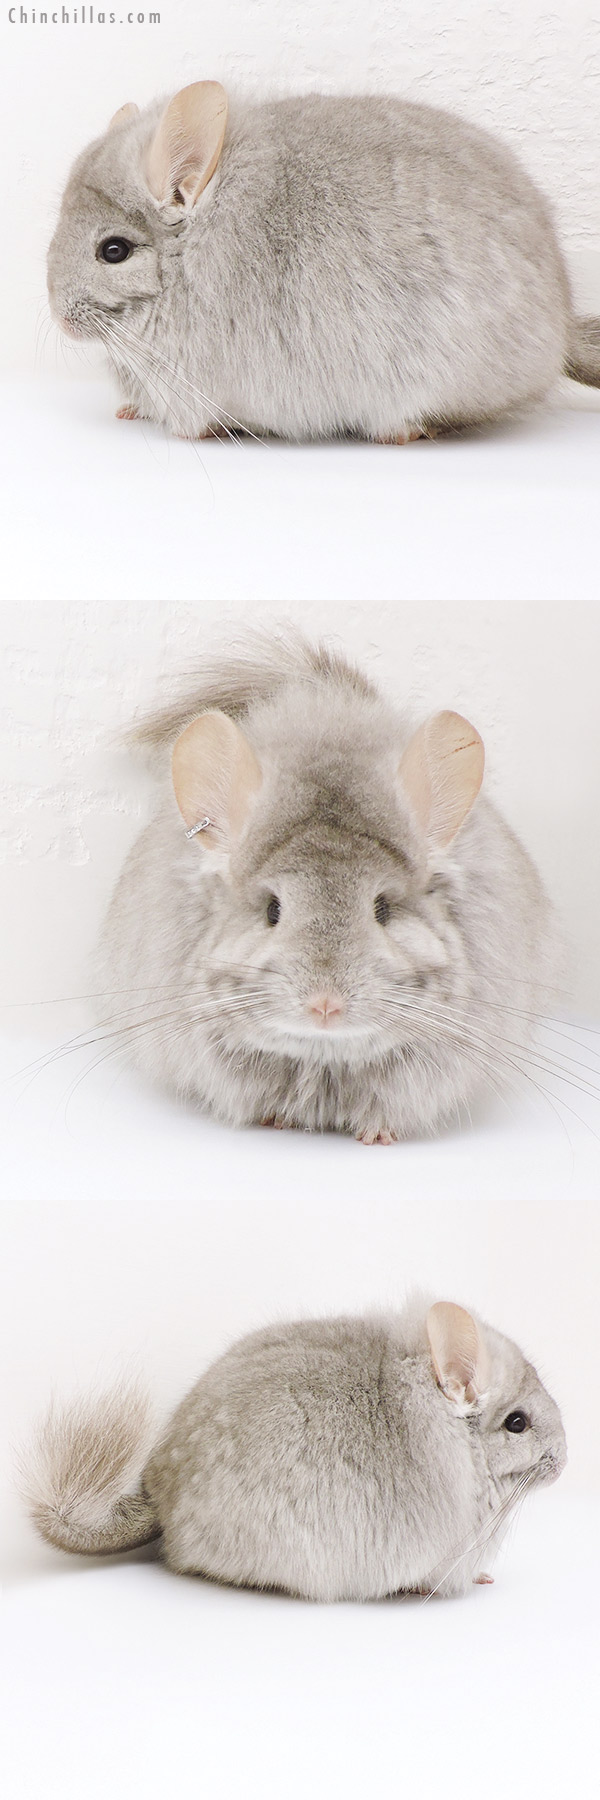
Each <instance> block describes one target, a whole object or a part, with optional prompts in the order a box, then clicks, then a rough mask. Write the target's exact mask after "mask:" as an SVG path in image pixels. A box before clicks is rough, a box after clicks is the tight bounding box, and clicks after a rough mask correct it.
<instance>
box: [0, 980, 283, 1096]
mask: <svg viewBox="0 0 600 1800" xmlns="http://www.w3.org/2000/svg"><path fill="white" fill-rule="evenodd" d="M256 997H258V998H260V993H257V995H256V996H255V995H254V994H246V995H242V996H240V995H239V994H237V993H236V994H234V995H232V996H223V997H216V998H215V999H214V1000H210V1001H209V1000H206V1001H205V1002H204V1004H203V1007H202V1009H199V1008H198V1006H197V1004H196V1005H195V1010H194V1013H193V1014H190V1013H189V1012H185V1011H182V1009H181V1008H176V1009H174V1010H173V1011H170V1012H166V1013H160V1014H156V1015H155V1016H154V1017H153V1018H151V1019H148V1018H139V1017H138V1018H137V1019H134V1020H129V1021H128V1022H127V1023H125V1024H121V1025H114V1026H111V1023H110V1020H108V1019H105V1020H100V1021H99V1023H98V1026H97V1028H96V1029H95V1030H94V1031H92V1030H91V1029H90V1030H89V1031H87V1030H86V1031H83V1032H78V1033H77V1035H76V1036H75V1037H73V1038H70V1039H68V1040H67V1042H66V1043H64V1044H59V1045H57V1046H56V1047H55V1048H53V1049H52V1050H49V1051H46V1052H44V1054H43V1055H42V1056H40V1057H36V1058H34V1060H33V1061H32V1062H31V1063H28V1064H25V1065H24V1067H23V1068H22V1069H17V1070H16V1071H15V1073H14V1074H13V1075H11V1076H9V1078H8V1080H9V1083H13V1082H17V1081H19V1080H23V1078H24V1077H26V1076H28V1077H29V1081H26V1082H25V1086H24V1087H23V1088H22V1090H21V1097H22V1094H23V1093H25V1092H26V1091H27V1087H28V1086H29V1085H30V1082H31V1081H33V1080H35V1078H36V1076H37V1075H41V1074H43V1073H44V1071H45V1069H47V1068H50V1067H52V1066H53V1065H54V1063H56V1062H60V1061H62V1059H63V1058H64V1057H66V1056H71V1055H76V1054H77V1053H78V1052H79V1051H84V1050H88V1049H92V1048H93V1047H94V1045H97V1044H100V1043H106V1042H108V1041H109V1040H111V1039H117V1038H122V1039H128V1040H131V1038H133V1037H137V1036H139V1035H140V1033H142V1032H143V1031H145V1030H146V1029H147V1028H150V1027H159V1026H160V1025H162V1024H165V1025H167V1024H169V1023H170V1022H171V1021H172V1020H173V1021H176V1022H177V1023H178V1024H180V1025H181V1026H182V1027H185V1028H187V1027H188V1026H189V1025H190V1024H193V1023H194V1022H196V1023H199V1022H200V1021H201V1019H202V1018H209V1017H210V1016H211V1015H212V1016H215V1015H216V1016H221V1015H225V1014H227V1015H230V1014H232V1013H233V1012H234V1011H236V1010H237V1011H239V1012H242V1011H247V1009H248V1006H249V1005H251V1004H253V1003H254V999H255V998H256ZM104 1027H106V1029H104ZM115 1047H116V1048H117V1049H118V1048H120V1047H121V1046H120V1045H119V1044H117V1045H116V1046H115Z"/></svg>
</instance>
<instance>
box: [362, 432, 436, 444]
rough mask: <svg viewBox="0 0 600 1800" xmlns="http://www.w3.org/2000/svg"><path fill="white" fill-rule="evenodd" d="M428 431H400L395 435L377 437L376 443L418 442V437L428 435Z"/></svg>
mask: <svg viewBox="0 0 600 1800" xmlns="http://www.w3.org/2000/svg"><path fill="white" fill-rule="evenodd" d="M428 436H429V433H428V432H427V431H398V432H396V433H395V435H394V437H382V438H375V443H376V444H416V442H417V439H418V438H424V437H428Z"/></svg>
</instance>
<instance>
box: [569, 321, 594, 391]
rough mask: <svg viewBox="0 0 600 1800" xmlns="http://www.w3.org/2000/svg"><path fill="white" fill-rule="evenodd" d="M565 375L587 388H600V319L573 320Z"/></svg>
mask: <svg viewBox="0 0 600 1800" xmlns="http://www.w3.org/2000/svg"><path fill="white" fill-rule="evenodd" d="M565 375H570V377H571V381H582V382H583V383H584V385H585V386H586V387H600V318H593V317H592V318H589V319H573V322H572V325H571V331H570V339H569V347H568V351H567V360H566V363H565Z"/></svg>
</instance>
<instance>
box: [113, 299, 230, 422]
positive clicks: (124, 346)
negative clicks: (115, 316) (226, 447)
mask: <svg viewBox="0 0 600 1800" xmlns="http://www.w3.org/2000/svg"><path fill="white" fill-rule="evenodd" d="M100 336H102V337H103V340H104V342H105V344H106V345H107V347H108V348H109V350H110V351H111V352H113V353H115V352H117V351H118V352H119V354H120V356H121V361H122V362H124V363H125V365H126V366H127V367H129V368H130V369H131V371H132V372H133V374H134V376H136V377H137V379H138V380H139V382H140V385H141V387H142V388H145V390H146V392H147V393H149V389H148V386H147V382H148V379H149V380H150V381H152V382H153V383H154V387H155V389H156V392H157V393H158V394H159V395H160V396H161V397H162V399H163V401H164V400H165V397H167V404H169V402H170V401H172V400H173V399H174V400H175V401H177V402H179V403H180V404H181V406H182V407H185V406H186V404H187V402H186V396H185V395H184V394H182V393H181V391H180V388H178V387H176V386H174V385H173V381H172V380H170V379H169V373H170V371H169V368H168V365H165V364H164V363H163V362H162V361H161V362H159V361H158V359H157V358H155V357H153V356H152V355H151V353H150V352H149V350H148V348H147V347H145V346H144V347H142V346H141V345H140V344H139V343H138V342H136V341H135V340H134V339H131V338H129V337H128V335H127V334H126V333H125V332H124V331H123V330H122V328H121V326H120V325H118V324H117V323H113V324H112V325H111V326H110V327H108V328H107V327H106V326H103V327H102V328H101V330H100ZM144 369H145V371H146V382H144V379H143V373H141V372H140V371H143V370H144ZM179 380H181V377H179ZM199 397H201V396H199ZM149 398H150V401H151V402H152V396H151V394H149ZM214 410H215V411H216V410H217V409H214ZM175 419H176V423H178V424H179V426H180V429H181V432H182V434H183V435H185V417H184V416H183V414H182V416H181V417H180V418H179V419H177V411H176V409H175ZM223 430H225V431H227V427H226V425H225V423H224V422H223ZM227 435H228V436H229V437H231V436H232V433H231V432H229V431H228V432H227Z"/></svg>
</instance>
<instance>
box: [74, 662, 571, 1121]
mask: <svg viewBox="0 0 600 1800" xmlns="http://www.w3.org/2000/svg"><path fill="white" fill-rule="evenodd" d="M140 735H141V736H142V737H144V736H145V737H146V739H150V740H151V741H152V742H153V743H154V744H155V746H156V747H157V751H158V760H159V766H160V767H161V768H162V771H163V779H162V786H161V789H160V793H159V798H158V803H157V807H156V812H155V815H154V817H153V819H152V820H151V821H150V823H149V824H148V825H147V826H146V828H145V829H144V831H143V832H142V834H141V836H140V837H139V839H138V841H137V843H136V844H135V845H134V848H133V850H132V851H131V853H130V855H129V858H128V860H127V863H126V865H125V869H124V871H123V874H122V876H121V878H120V880H119V883H118V886H117V889H116V893H115V895H114V898H113V901H112V904H111V907H110V911H109V916H108V921H107V925H106V929H105V933H104V939H103V948H102V956H101V964H102V966H101V974H100V983H101V985H102V987H103V988H104V989H105V991H106V992H107V993H108V992H110V993H111V994H114V993H115V991H116V992H117V993H119V994H120V995H121V997H122V1000H121V1004H122V1009H123V1010H122V1011H120V1012H119V1014H118V1016H115V1018H114V1019H113V1021H112V1023H113V1024H114V1026H115V1028H116V1038H115V1042H116V1043H126V1044H127V1045H128V1046H129V1049H130V1053H131V1055H132V1057H133V1059H134V1060H135V1062H136V1063H137V1065H138V1066H139V1067H140V1068H141V1069H143V1070H144V1071H145V1072H146V1073H147V1074H148V1075H150V1076H151V1077H152V1078H153V1079H155V1080H157V1081H159V1082H162V1083H164V1084H166V1085H167V1086H168V1087H169V1088H170V1089H171V1090H172V1091H176V1092H178V1093H179V1094H182V1095H187V1096H190V1097H192V1098H194V1099H195V1100H196V1101H197V1102H198V1103H199V1104H200V1105H201V1106H202V1107H203V1108H206V1109H207V1110H209V1111H210V1112H212V1113H213V1114H214V1115H215V1116H216V1117H217V1118H219V1119H221V1120H223V1121H225V1122H227V1123H229V1124H234V1125H251V1124H256V1123H259V1122H260V1123H274V1124H277V1125H280V1126H299V1127H301V1128H304V1129H305V1130H317V1131H318V1130H326V1129H334V1130H339V1131H346V1132H353V1133H354V1134H355V1135H356V1136H357V1137H359V1138H362V1139H363V1140H364V1141H365V1142H367V1143H373V1142H374V1141H379V1142H383V1143H389V1142H390V1141H392V1140H393V1139H395V1138H403V1137H406V1136H407V1135H408V1134H410V1133H422V1132H430V1131H433V1130H435V1129H436V1127H439V1126H441V1125H442V1124H443V1123H444V1122H445V1121H448V1120H449V1119H450V1118H451V1117H453V1116H456V1115H457V1113H458V1112H459V1109H460V1108H461V1106H463V1105H464V1104H466V1103H468V1102H469V1100H470V1099H471V1098H472V1097H473V1095H474V1094H475V1093H476V1092H477V1090H478V1089H481V1088H482V1087H485V1085H486V1083H488V1084H489V1086H490V1087H491V1088H492V1089H494V1088H496V1087H497V1086H498V1084H499V1083H501V1082H502V1080H503V1079H504V1078H508V1080H509V1081H510V1080H512V1079H513V1077H514V1072H515V1068H517V1067H518V1066H519V1065H520V1059H521V1060H522V1059H523V1056H524V1055H525V1053H526V1046H527V1043H528V1041H529V1039H530V1036H531V1028H532V1022H533V1020H534V1018H535V1016H536V1015H537V1014H538V1013H539V1011H540V1008H541V1007H542V1006H543V1001H544V996H545V995H546V994H547V991H548V984H549V982H550V979H551V971H552V960H553V945H554V932H553V926H552V915H551V912H550V908H549V905H548V902H547V900H546V898H545V895H544V892H543V889H542V886H541V883H540V880H539V877H538V875H537V873H536V870H535V868H534V866H533V864H532V862H531V860H530V858H529V856H528V855H527V852H526V851H525V850H524V849H523V847H522V845H521V844H520V843H519V841H518V839H517V838H516V837H515V835H514V833H513V832H512V831H511V830H510V828H509V826H508V825H507V824H506V823H505V821H504V819H503V818H502V817H501V815H500V814H499V812H498V810H497V808H496V807H495V806H494V805H493V804H492V802H491V801H490V800H489V799H488V798H487V797H486V795H485V794H482V793H480V791H479V790H480V787H481V782H482V777H483V746H482V743H481V739H480V737H479V735H478V733H477V731H476V730H475V729H474V727H473V726H471V725H470V724H468V722H467V721H466V720H465V719H463V718H461V717H460V716H459V715H458V714H456V713H454V712H441V713H438V714H436V715H435V716H434V717H433V718H430V719H428V720H426V721H425V722H424V723H423V724H421V725H420V726H419V727H418V728H417V729H414V728H413V726H412V725H411V724H410V723H409V721H408V720H407V718H406V716H405V714H404V713H403V712H402V711H401V710H400V711H397V710H396V709H395V708H394V707H393V706H391V705H390V704H389V703H388V702H387V701H386V700H384V699H383V698H382V697H381V695H380V693H379V692H378V691H377V689H376V688H375V687H374V686H373V685H372V684H371V682H369V681H367V680H366V679H365V678H364V676H363V675H362V674H360V673H359V672H357V671H356V670H354V669H353V668H351V667H349V666H348V665H347V663H346V662H345V661H344V660H343V659H342V658H341V657H340V656H338V655H336V654H333V653H331V652H330V651H329V650H328V649H327V648H326V647H324V646H320V647H312V646H311V645H310V644H308V643H307V642H305V641H304V640H303V639H297V640H296V639H288V640H284V641H281V642H277V641H275V640H273V641H272V642H271V641H269V640H267V641H265V642H264V643H263V644H262V645H259V646H258V648H256V647H253V646H252V644H250V645H249V647H248V650H247V654H243V653H241V654H240V655H239V656H238V658H237V660H236V658H235V657H232V658H230V659H229V660H228V659H227V658H224V660H223V663H222V665H221V666H218V665H217V664H215V665H214V666H213V667H212V668H208V667H207V668H206V669H205V671H204V674H203V675H202V677H201V678H200V679H199V680H198V683H197V685H196V687H195V689H194V691H193V693H192V695H191V697H190V699H189V701H187V702H182V703H181V705H180V706H178V707H177V706H176V707H175V708H174V709H173V711H172V712H171V713H169V714H167V715H162V716H161V717H159V718H158V719H157V720H155V721H153V722H150V723H149V725H148V726H147V728H145V729H144V730H142V732H141V734H140ZM171 776H172V779H171ZM108 1023H109V1028H110V1021H109V1022H108ZM121 1027H122V1029H123V1035H122V1036H119V1030H120V1028H121Z"/></svg>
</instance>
